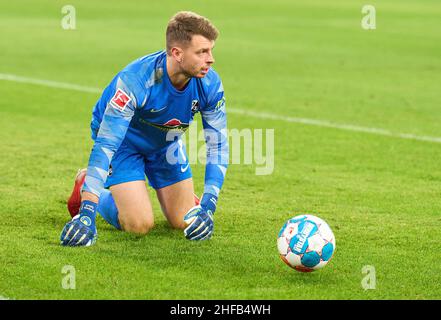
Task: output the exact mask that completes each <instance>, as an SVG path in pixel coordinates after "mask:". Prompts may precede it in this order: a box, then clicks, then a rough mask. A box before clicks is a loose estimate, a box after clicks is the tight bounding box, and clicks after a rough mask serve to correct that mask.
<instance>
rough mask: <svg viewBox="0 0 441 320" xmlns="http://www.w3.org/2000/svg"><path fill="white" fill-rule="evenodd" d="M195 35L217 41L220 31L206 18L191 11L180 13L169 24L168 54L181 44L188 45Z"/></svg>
mask: <svg viewBox="0 0 441 320" xmlns="http://www.w3.org/2000/svg"><path fill="white" fill-rule="evenodd" d="M194 35H201V36H203V37H205V38H207V39H208V40H212V41H214V40H216V39H217V36H218V35H219V31H218V30H217V29H216V27H215V26H214V25H213V24H212V23H211V22H210V21H209V20H208V19H207V18H205V17H203V16H200V15H198V14H197V13H194V12H191V11H180V12H178V13H176V14H175V15H174V16H173V17H172V18H171V19H170V21H169V22H168V25H167V31H166V46H167V54H171V48H172V47H173V46H174V45H176V44H177V43H179V44H184V45H188V44H189V43H190V42H191V39H192V37H193V36H194Z"/></svg>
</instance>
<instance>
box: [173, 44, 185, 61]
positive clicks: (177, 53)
mask: <svg viewBox="0 0 441 320" xmlns="http://www.w3.org/2000/svg"><path fill="white" fill-rule="evenodd" d="M183 54H184V50H182V49H181V48H179V47H172V48H171V55H172V57H173V58H174V59H175V60H176V61H177V62H179V63H181V62H182V58H183Z"/></svg>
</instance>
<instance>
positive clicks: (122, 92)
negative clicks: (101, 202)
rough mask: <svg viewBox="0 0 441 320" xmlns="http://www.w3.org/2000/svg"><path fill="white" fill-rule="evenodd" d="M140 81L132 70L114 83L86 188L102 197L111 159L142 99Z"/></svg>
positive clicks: (88, 169) (88, 170) (93, 149)
mask: <svg viewBox="0 0 441 320" xmlns="http://www.w3.org/2000/svg"><path fill="white" fill-rule="evenodd" d="M140 89H141V88H140V83H139V80H138V79H137V76H136V75H135V74H132V73H120V74H119V75H118V76H117V77H116V78H115V79H114V80H113V81H112V83H111V84H110V93H109V94H108V95H107V98H106V100H107V101H104V103H106V108H105V111H104V114H103V118H102V121H101V123H100V126H99V130H98V132H97V135H96V138H95V143H94V145H93V148H92V152H91V154H90V157H89V163H88V167H87V175H86V180H85V183H84V185H83V189H82V190H83V191H87V192H90V193H93V194H95V195H96V196H98V197H99V196H100V193H101V191H102V190H103V188H104V183H105V182H106V180H107V175H108V171H109V166H110V162H111V160H112V157H113V155H114V154H115V152H116V150H118V148H119V147H120V145H121V143H122V141H123V140H124V138H125V135H126V132H127V129H128V127H129V124H130V121H131V120H132V117H133V115H134V113H135V109H136V108H137V106H138V101H140Z"/></svg>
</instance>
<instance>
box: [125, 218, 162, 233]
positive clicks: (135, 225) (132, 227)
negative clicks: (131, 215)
mask: <svg viewBox="0 0 441 320" xmlns="http://www.w3.org/2000/svg"><path fill="white" fill-rule="evenodd" d="M120 223H121V227H122V229H123V230H124V231H126V232H130V233H136V234H147V233H149V231H150V230H151V229H152V228H153V227H154V222H153V220H149V219H134V220H129V221H120Z"/></svg>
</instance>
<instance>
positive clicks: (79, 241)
mask: <svg viewBox="0 0 441 320" xmlns="http://www.w3.org/2000/svg"><path fill="white" fill-rule="evenodd" d="M97 206H98V205H97V204H96V203H94V202H92V201H88V200H85V201H83V202H82V203H81V207H80V212H79V214H77V215H76V216H75V217H73V219H72V220H71V221H69V222H68V223H66V225H65V226H64V228H63V231H62V232H61V236H60V244H61V245H62V246H69V247H77V246H85V247H88V246H91V245H93V244H94V243H95V242H96V239H97V231H96V226H95V217H96V208H97Z"/></svg>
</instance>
